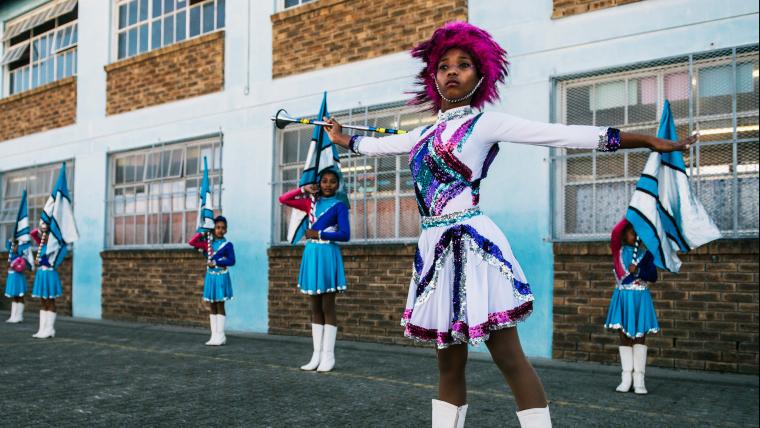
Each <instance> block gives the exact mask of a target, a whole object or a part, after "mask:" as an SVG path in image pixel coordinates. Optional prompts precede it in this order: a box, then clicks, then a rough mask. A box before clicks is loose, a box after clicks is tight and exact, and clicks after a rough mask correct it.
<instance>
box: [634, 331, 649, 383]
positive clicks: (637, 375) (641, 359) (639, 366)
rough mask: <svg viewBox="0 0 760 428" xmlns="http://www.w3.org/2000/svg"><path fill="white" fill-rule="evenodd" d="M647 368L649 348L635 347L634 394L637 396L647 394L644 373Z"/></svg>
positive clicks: (644, 346)
mask: <svg viewBox="0 0 760 428" xmlns="http://www.w3.org/2000/svg"><path fill="white" fill-rule="evenodd" d="M646 367H647V346H646V345H638V344H636V345H633V392H635V393H636V394H640V395H643V394H647V393H648V391H647V388H646V386H645V385H644V373H645V372H646Z"/></svg>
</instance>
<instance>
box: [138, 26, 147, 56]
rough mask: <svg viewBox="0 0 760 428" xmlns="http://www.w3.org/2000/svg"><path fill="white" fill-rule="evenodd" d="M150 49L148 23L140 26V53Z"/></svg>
mask: <svg viewBox="0 0 760 428" xmlns="http://www.w3.org/2000/svg"><path fill="white" fill-rule="evenodd" d="M147 51H148V24H144V25H142V26H140V53H142V52H147Z"/></svg>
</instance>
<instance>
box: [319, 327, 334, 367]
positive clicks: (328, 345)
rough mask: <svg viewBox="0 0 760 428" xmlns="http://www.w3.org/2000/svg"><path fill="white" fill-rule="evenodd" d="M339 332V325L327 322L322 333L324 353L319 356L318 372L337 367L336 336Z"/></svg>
mask: <svg viewBox="0 0 760 428" xmlns="http://www.w3.org/2000/svg"><path fill="white" fill-rule="evenodd" d="M337 334H338V327H336V326H334V325H330V324H325V329H324V332H323V333H322V354H321V355H320V356H319V367H317V371H318V372H329V371H330V370H332V369H333V367H335V336H336V335H337Z"/></svg>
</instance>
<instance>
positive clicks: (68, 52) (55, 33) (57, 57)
mask: <svg viewBox="0 0 760 428" xmlns="http://www.w3.org/2000/svg"><path fill="white" fill-rule="evenodd" d="M59 19H60V17H57V18H56V19H55V24H54V25H55V26H54V27H53V28H52V29H50V30H47V31H45V32H44V33H39V34H33V35H32V37H30V38H28V39H26V40H24V41H23V42H22V43H28V46H27V47H26V49H28V50H29V63H28V64H26V65H24V66H21V67H17V68H14V69H13V70H10V67H9V64H6V65H3V66H2V67H3V81H4V82H8V83H7V84H3V86H4V88H3V92H4V93H5V94H6V95H7V96H10V95H15V94H19V93H22V92H26V91H29V90H32V89H34V88H38V87H40V86H43V85H46V84H48V83H52V82H55V81H58V80H61V79H65V78H67V77H71V76H76V75H77V56H78V55H77V53H78V45H79V35H78V27H79V25H78V24H79V19H78V18H77V19H74V20H73V21H69V22H66V23H64V24H60V25H59V24H58V21H59ZM69 28H71V29H72V33H71V38H72V39H73V36H74V33H76V34H77V41H76V42H70V43H69V45H67V46H66V47H64V48H61V49H55V48H54V47H55V46H57V45H58V37H59V36H63V35H64V33H63V32H64V31H65V30H67V29H69ZM32 31H34V29H32ZM42 39H46V43H50V44H51V46H52V47H50V48H49V49H48V50H49V53H48V55H49V56H52V57H53V64H52V67H53V79H52V80H49V81H46V82H44V83H42V84H36V85H34V86H32V79H33V76H32V74H33V70H34V66H35V65H38V66H39V65H41V64H42V63H44V62H45V61H44V60H40V59H38V60H37V61H35V60H34V55H33V49H34V46H35V44H39V43H40V42H41V40H42ZM17 45H18V44H17ZM14 46H16V45H11V44H10V41H8V42H6V44H5V51H6V52H7V51H8V50H9V49H13V47H14ZM69 57H71V58H72V59H71V73H70V74H69V73H67V69H66V68H65V67H66V61H67V58H69ZM45 59H47V57H46V58H45ZM61 61H62V62H63V64H64V65H63V67H64V69H63V73H62V74H61V75H59V73H58V71H59V70H58V69H59V66H58V63H59V62H61ZM40 68H41V67H40ZM24 70H26V72H27V78H28V84H27V85H26V87H25V88H21V89H20V90H18V91H14V90H13V88H12V87H11V85H12V83H13V82H11V76H12V75H21V74H23V73H24ZM14 80H15V77H14Z"/></svg>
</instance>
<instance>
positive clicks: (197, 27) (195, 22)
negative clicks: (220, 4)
mask: <svg viewBox="0 0 760 428" xmlns="http://www.w3.org/2000/svg"><path fill="white" fill-rule="evenodd" d="M200 33H201V8H200V6H196V7H194V8H191V9H190V37H195V36H197V35H198V34H200Z"/></svg>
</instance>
